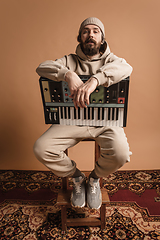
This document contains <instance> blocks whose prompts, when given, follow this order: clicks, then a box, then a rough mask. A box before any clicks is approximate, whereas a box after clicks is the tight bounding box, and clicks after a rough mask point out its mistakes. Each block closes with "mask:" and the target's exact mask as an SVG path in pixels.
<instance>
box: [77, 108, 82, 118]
mask: <svg viewBox="0 0 160 240" xmlns="http://www.w3.org/2000/svg"><path fill="white" fill-rule="evenodd" d="M78 119H81V115H80V107H78Z"/></svg>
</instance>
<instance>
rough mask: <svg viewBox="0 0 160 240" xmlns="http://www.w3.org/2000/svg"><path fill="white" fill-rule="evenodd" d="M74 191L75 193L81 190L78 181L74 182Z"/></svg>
mask: <svg viewBox="0 0 160 240" xmlns="http://www.w3.org/2000/svg"><path fill="white" fill-rule="evenodd" d="M75 191H76V193H80V192H81V183H80V182H77V183H75Z"/></svg>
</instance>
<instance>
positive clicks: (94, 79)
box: [91, 77, 99, 87]
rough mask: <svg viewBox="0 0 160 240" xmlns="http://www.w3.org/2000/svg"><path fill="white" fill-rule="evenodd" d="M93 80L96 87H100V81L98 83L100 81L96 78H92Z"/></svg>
mask: <svg viewBox="0 0 160 240" xmlns="http://www.w3.org/2000/svg"><path fill="white" fill-rule="evenodd" d="M91 80H92V81H93V82H95V84H96V87H98V85H99V81H98V79H97V78H95V77H91Z"/></svg>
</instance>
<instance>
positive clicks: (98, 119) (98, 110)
mask: <svg viewBox="0 0 160 240" xmlns="http://www.w3.org/2000/svg"><path fill="white" fill-rule="evenodd" d="M100 110H101V108H100V107H99V108H98V120H100Z"/></svg>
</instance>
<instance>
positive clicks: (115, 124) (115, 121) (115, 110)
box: [114, 108, 117, 126]
mask: <svg viewBox="0 0 160 240" xmlns="http://www.w3.org/2000/svg"><path fill="white" fill-rule="evenodd" d="M116 114H117V109H116V108H114V126H117V120H116Z"/></svg>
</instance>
